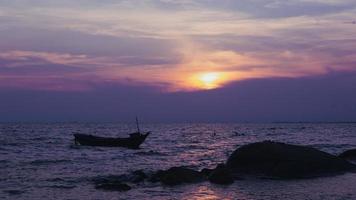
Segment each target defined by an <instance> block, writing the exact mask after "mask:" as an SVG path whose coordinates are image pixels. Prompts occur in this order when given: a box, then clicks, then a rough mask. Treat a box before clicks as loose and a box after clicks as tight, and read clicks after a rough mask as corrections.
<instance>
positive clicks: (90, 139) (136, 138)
mask: <svg viewBox="0 0 356 200" xmlns="http://www.w3.org/2000/svg"><path fill="white" fill-rule="evenodd" d="M136 124H137V132H134V133H131V134H130V137H127V138H113V137H99V136H94V135H88V134H81V133H75V134H74V143H75V144H76V145H85V146H102V147H126V148H129V149H138V148H139V147H140V145H141V144H142V143H143V142H144V141H145V139H146V138H147V136H148V135H149V134H150V133H151V132H146V133H141V131H140V128H139V125H138V120H137V118H136Z"/></svg>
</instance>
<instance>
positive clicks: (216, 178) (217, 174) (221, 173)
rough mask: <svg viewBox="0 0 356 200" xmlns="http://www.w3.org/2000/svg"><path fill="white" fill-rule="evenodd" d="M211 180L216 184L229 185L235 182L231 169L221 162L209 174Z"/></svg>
mask: <svg viewBox="0 0 356 200" xmlns="http://www.w3.org/2000/svg"><path fill="white" fill-rule="evenodd" d="M208 179H209V181H210V182H212V183H215V184H222V185H228V184H232V183H233V182H234V178H233V176H232V175H231V173H230V170H229V169H228V168H227V167H226V166H225V165H224V164H219V165H218V166H217V167H216V168H215V169H214V170H213V171H212V172H211V173H210V175H209V177H208Z"/></svg>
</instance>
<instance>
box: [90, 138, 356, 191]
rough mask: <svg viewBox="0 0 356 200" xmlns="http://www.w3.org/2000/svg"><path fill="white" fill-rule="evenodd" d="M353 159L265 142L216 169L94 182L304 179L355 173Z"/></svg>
mask: <svg viewBox="0 0 356 200" xmlns="http://www.w3.org/2000/svg"><path fill="white" fill-rule="evenodd" d="M353 158H355V150H348V151H346V152H344V153H342V154H340V156H335V155H331V154H329V153H326V152H323V151H320V150H317V149H315V148H312V147H307V146H301V145H291V144H285V143H280V142H273V141H263V142H257V143H251V144H247V145H244V146H242V147H240V148H238V149H236V150H235V151H234V152H233V153H232V154H231V155H230V156H229V158H228V160H227V161H226V163H221V164H218V165H217V166H216V167H215V169H206V168H204V169H202V170H200V171H196V170H193V169H189V168H187V167H172V168H169V169H167V170H158V171H156V172H153V173H145V172H144V171H142V170H139V171H134V172H132V173H131V174H127V175H120V176H115V177H110V178H102V179H99V180H93V181H94V184H95V188H96V189H101V190H109V191H128V190H130V189H131V188H132V186H130V185H133V184H138V183H140V182H144V181H148V182H160V183H161V184H163V185H167V186H175V185H180V184H187V183H197V182H202V181H210V182H211V183H213V184H223V185H228V184H232V183H233V182H234V181H235V180H242V179H244V178H246V177H251V176H252V177H256V178H270V179H282V180H288V179H303V178H314V177H321V176H330V175H335V174H340V173H345V172H354V171H355V170H356V165H354V164H352V163H351V162H349V161H348V159H353Z"/></svg>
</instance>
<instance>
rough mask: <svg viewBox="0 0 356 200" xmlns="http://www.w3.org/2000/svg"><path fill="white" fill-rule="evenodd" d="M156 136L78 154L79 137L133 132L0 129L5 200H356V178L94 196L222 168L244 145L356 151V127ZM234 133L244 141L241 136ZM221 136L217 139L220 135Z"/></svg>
mask: <svg viewBox="0 0 356 200" xmlns="http://www.w3.org/2000/svg"><path fill="white" fill-rule="evenodd" d="M141 126H142V129H143V130H144V131H148V130H150V131H152V134H151V135H150V136H149V137H148V138H147V140H146V141H145V142H144V143H143V144H142V145H141V149H139V150H130V149H124V148H105V147H85V146H75V145H74V142H73V135H72V134H73V132H82V133H92V134H96V135H101V136H120V137H125V136H127V133H129V132H132V131H134V130H135V125H134V124H114V123H46V124H40V123H36V124H28V123H3V124H0V190H1V191H0V199H158V200H160V199H201V200H210V199H246V200H257V199H274V200H275V199H340V200H341V199H356V184H355V183H356V174H355V173H346V174H343V175H338V176H331V177H323V178H314V179H305V180H290V181H280V180H259V179H256V180H255V179H252V180H237V181H235V183H234V184H232V185H229V186H220V185H214V184H211V183H209V182H202V183H197V184H186V185H181V186H175V187H167V186H162V185H161V184H159V183H150V182H143V183H139V184H137V185H133V184H131V186H132V187H133V189H132V190H130V191H127V192H106V191H101V190H96V189H95V188H94V184H93V179H96V178H100V177H106V176H112V175H120V174H126V173H129V172H132V171H134V170H140V169H143V170H144V171H148V172H149V171H156V170H159V169H167V168H169V167H172V166H189V167H191V168H193V169H197V170H200V169H202V168H209V167H210V168H211V167H215V166H216V165H217V164H218V163H221V162H224V161H226V159H227V157H228V156H229V154H230V153H231V152H232V151H234V150H235V149H236V148H238V147H239V146H241V145H244V144H247V143H251V142H257V141H263V140H274V141H280V142H287V143H292V144H302V145H310V146H312V147H315V148H317V149H320V150H323V151H326V152H329V153H332V154H339V153H340V152H342V151H344V150H347V149H351V148H356V124H352V123H345V124H342V123H335V124H332V123H328V124H322V123H318V124H311V123H305V124H303V123H290V124H287V123H285V124H284V123H277V124H142V125H141ZM235 131H237V132H238V133H239V135H235V133H234V132H235ZM214 132H215V133H216V135H215V136H214V134H213V133H214Z"/></svg>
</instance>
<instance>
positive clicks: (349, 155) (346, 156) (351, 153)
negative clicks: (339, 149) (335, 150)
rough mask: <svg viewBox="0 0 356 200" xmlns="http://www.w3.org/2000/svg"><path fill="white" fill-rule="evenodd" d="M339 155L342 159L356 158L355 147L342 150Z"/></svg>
mask: <svg viewBox="0 0 356 200" xmlns="http://www.w3.org/2000/svg"><path fill="white" fill-rule="evenodd" d="M339 157H340V158H344V159H356V149H350V150H347V151H344V152H343V153H342V154H340V155H339Z"/></svg>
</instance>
